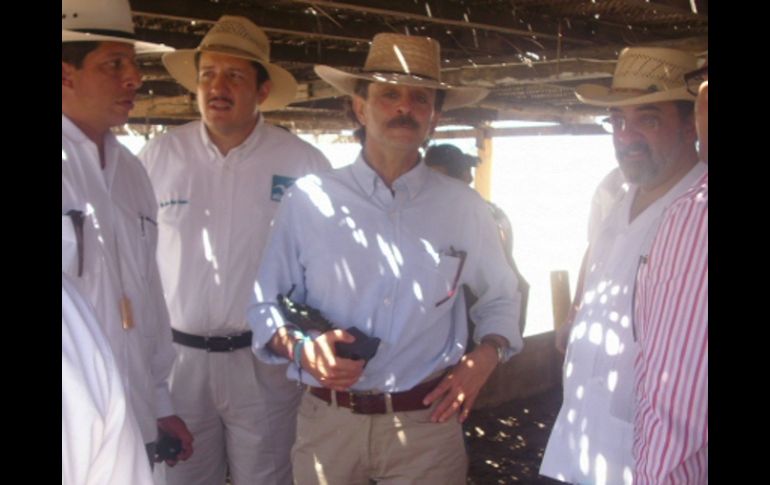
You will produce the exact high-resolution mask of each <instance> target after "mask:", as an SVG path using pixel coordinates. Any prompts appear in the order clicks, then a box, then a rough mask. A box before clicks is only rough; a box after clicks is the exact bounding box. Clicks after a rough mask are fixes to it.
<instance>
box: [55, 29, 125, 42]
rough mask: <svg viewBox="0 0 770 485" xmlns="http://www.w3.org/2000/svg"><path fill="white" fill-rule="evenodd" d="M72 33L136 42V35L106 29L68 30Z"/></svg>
mask: <svg viewBox="0 0 770 485" xmlns="http://www.w3.org/2000/svg"><path fill="white" fill-rule="evenodd" d="M69 30H71V31H72V32H80V33H81V34H93V35H104V36H107V37H121V38H123V39H131V40H136V35H134V34H131V33H128V32H123V31H122V30H107V29H69Z"/></svg>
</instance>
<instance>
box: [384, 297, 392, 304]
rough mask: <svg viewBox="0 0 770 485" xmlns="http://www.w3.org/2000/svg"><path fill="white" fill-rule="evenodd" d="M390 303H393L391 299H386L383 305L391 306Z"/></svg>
mask: <svg viewBox="0 0 770 485" xmlns="http://www.w3.org/2000/svg"><path fill="white" fill-rule="evenodd" d="M390 302H391V300H390V298H385V300H383V303H384V304H385V306H390Z"/></svg>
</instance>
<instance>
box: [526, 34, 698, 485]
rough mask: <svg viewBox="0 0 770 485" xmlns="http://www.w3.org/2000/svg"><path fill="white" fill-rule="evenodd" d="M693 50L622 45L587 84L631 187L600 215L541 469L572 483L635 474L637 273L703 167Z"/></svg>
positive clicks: (586, 96)
mask: <svg viewBox="0 0 770 485" xmlns="http://www.w3.org/2000/svg"><path fill="white" fill-rule="evenodd" d="M695 67H696V58H695V56H693V55H692V54H690V53H688V52H683V51H679V50H675V49H668V48H653V47H636V48H627V49H624V50H623V51H622V52H621V53H620V57H619V58H618V63H617V66H616V68H615V73H614V75H613V79H612V85H611V87H605V86H599V85H590V84H589V85H581V86H578V87H577V89H576V94H577V97H578V98H579V99H580V100H581V101H582V102H584V103H587V104H592V105H596V106H606V107H608V108H609V115H610V116H609V118H607V119H606V120H605V122H606V125H607V126H608V127H609V129H610V130H611V132H612V140H613V143H614V145H615V152H616V156H617V159H618V165H619V166H620V169H621V171H622V172H623V176H624V177H625V179H626V181H627V182H628V183H629V184H630V187H629V190H628V191H627V192H626V193H625V194H624V195H623V197H622V198H621V199H620V200H619V201H618V202H617V203H616V204H615V206H614V208H613V210H612V212H611V213H610V214H609V215H608V216H607V217H606V218H605V220H604V221H603V222H602V223H601V225H600V228H599V231H598V235H597V237H596V239H595V240H594V241H593V242H592V244H591V247H590V248H589V252H588V254H587V256H586V260H585V275H584V280H583V288H582V294H581V295H579V297H578V301H579V305H580V306H579V308H578V309H577V312H576V315H575V317H574V319H573V321H572V328H571V332H570V336H569V343H568V346H567V353H566V356H565V361H564V374H563V379H564V383H563V384H564V402H563V404H562V408H561V411H560V412H559V415H558V417H557V419H556V423H555V425H554V428H553V430H552V432H551V436H550V438H549V441H548V446H547V448H546V451H545V454H544V456H543V463H542V465H541V468H540V473H541V474H543V475H546V476H549V477H552V478H556V479H558V480H562V481H565V482H570V483H599V482H601V483H608V484H615V483H628V482H630V480H631V479H632V476H633V470H634V460H633V456H632V445H633V439H634V412H635V409H636V398H635V395H634V383H635V374H634V361H635V359H636V357H637V355H638V353H639V342H638V332H637V330H638V329H637V325H636V322H635V319H634V315H633V308H634V306H633V299H634V294H635V291H634V286H635V281H636V274H637V271H638V269H639V267H640V266H643V265H644V264H645V263H646V261H647V258H648V255H649V252H650V246H651V243H652V239H653V237H654V236H655V232H656V230H657V228H658V225H659V222H660V219H661V214H662V213H663V210H664V209H665V208H666V207H667V206H668V205H669V204H671V202H672V201H673V200H675V199H676V198H677V197H679V196H680V195H682V194H683V193H684V192H685V191H687V189H688V188H689V187H690V186H691V185H692V184H693V183H694V182H695V181H696V180H698V178H700V177H701V175H703V174H704V173H705V172H706V170H707V168H706V166H705V165H704V164H702V163H698V154H697V152H696V149H695V141H696V132H695V123H694V119H693V101H694V99H695V97H694V96H693V95H692V94H691V93H689V92H688V90H687V87H686V85H685V82H684V74H685V73H687V72H689V71H691V70H693V69H694V68H695Z"/></svg>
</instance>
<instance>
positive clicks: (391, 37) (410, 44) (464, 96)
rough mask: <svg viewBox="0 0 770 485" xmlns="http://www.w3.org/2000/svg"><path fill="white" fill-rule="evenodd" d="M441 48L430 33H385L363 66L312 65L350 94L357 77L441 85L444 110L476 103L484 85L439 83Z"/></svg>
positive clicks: (487, 91) (479, 98)
mask: <svg viewBox="0 0 770 485" xmlns="http://www.w3.org/2000/svg"><path fill="white" fill-rule="evenodd" d="M440 51H441V47H440V46H439V43H438V42H437V41H435V40H434V39H431V38H430V37H418V36H411V35H401V34H390V33H384V34H377V35H375V36H374V39H372V45H371V47H370V48H369V54H368V55H367V56H366V62H365V63H364V67H363V69H362V70H360V71H357V72H347V71H341V70H339V69H335V68H333V67H330V66H324V65H317V66H315V68H314V69H315V72H316V74H318V76H319V77H320V78H321V79H323V80H324V81H326V82H327V83H329V84H331V85H332V86H334V87H335V88H336V89H337V90H339V91H341V92H343V93H345V94H348V95H351V96H352V95H354V94H355V87H356V83H357V82H358V80H359V79H365V80H368V81H374V82H383V83H393V84H402V85H406V86H418V87H427V88H432V89H441V90H444V91H446V97H445V98H444V106H443V110H444V111H447V110H450V109H453V108H459V107H461V106H466V105H469V104H473V103H476V102H478V101H481V100H482V99H484V97H485V96H486V95H487V94H489V90H487V89H484V88H472V87H459V86H450V85H448V84H445V83H442V82H441V54H440Z"/></svg>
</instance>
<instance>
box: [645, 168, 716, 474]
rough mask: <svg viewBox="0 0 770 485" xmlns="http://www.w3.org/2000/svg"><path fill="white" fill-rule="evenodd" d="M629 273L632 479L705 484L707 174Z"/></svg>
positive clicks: (670, 215)
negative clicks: (634, 348) (633, 355)
mask: <svg viewBox="0 0 770 485" xmlns="http://www.w3.org/2000/svg"><path fill="white" fill-rule="evenodd" d="M637 278H638V279H637V289H636V291H637V293H636V307H635V322H634V324H635V326H636V329H637V332H638V338H639V344H640V352H639V354H638V357H637V359H636V361H635V371H636V396H637V411H636V415H635V418H634V448H633V453H634V461H635V470H634V484H635V485H637V484H648V483H650V484H669V483H671V484H674V483H675V484H702V483H708V173H706V174H705V175H703V177H701V179H700V180H699V181H698V182H697V183H696V184H695V186H694V187H693V188H692V189H690V190H689V191H688V192H687V193H686V194H685V195H683V196H682V197H681V198H679V199H678V200H677V201H676V202H674V203H673V204H672V205H671V206H670V207H669V208H668V209H667V210H666V212H665V213H664V216H663V220H662V222H661V225H660V228H659V230H658V233H657V235H656V237H655V240H654V242H653V245H652V248H651V250H650V253H649V258H648V260H647V263H646V264H642V265H641V267H640V270H639V273H638V275H637Z"/></svg>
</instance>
